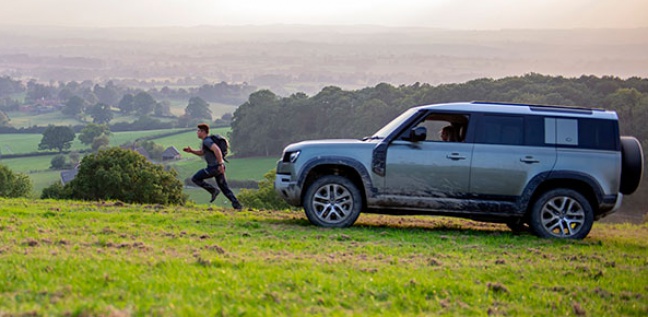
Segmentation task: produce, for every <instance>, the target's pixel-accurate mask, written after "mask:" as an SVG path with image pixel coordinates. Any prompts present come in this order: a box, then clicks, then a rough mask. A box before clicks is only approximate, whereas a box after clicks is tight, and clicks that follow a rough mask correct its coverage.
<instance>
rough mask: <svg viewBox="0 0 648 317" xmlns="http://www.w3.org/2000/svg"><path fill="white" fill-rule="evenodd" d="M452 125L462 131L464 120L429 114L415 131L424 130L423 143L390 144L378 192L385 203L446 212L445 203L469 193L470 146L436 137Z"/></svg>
mask: <svg viewBox="0 0 648 317" xmlns="http://www.w3.org/2000/svg"><path fill="white" fill-rule="evenodd" d="M453 124H454V125H455V126H456V127H457V128H458V129H463V130H464V131H465V129H466V127H467V116H465V115H453V116H450V115H447V114H443V115H435V114H432V115H430V116H428V117H427V119H425V120H424V121H423V122H421V123H419V124H418V125H416V126H415V127H414V128H417V127H424V128H425V129H426V130H427V137H426V139H425V140H421V141H412V140H407V138H398V139H396V140H394V141H392V142H391V143H390V145H389V148H388V150H387V157H386V172H385V183H384V187H383V189H382V191H381V192H382V194H383V195H384V197H386V198H387V200H388V201H389V199H392V200H393V199H397V200H398V204H399V205H401V206H403V207H410V208H424V209H448V206H447V202H449V201H451V200H456V199H457V198H458V197H462V196H464V195H465V194H466V193H467V192H468V190H469V186H470V166H471V160H472V147H473V145H472V144H470V143H464V142H461V141H459V140H457V141H455V142H444V141H442V140H440V137H439V135H438V134H437V131H440V130H441V129H439V126H443V125H453ZM458 134H460V132H459V133H458ZM450 209H452V208H450Z"/></svg>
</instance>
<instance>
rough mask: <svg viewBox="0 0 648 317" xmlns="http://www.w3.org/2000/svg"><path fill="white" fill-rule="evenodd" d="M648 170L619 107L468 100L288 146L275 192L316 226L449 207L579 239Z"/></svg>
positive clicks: (450, 211) (447, 211)
mask: <svg viewBox="0 0 648 317" xmlns="http://www.w3.org/2000/svg"><path fill="white" fill-rule="evenodd" d="M441 130H444V132H443V133H439V134H437V133H436V132H437V131H441ZM441 137H443V138H444V139H448V138H449V139H448V141H444V140H443V139H441ZM642 173H643V150H642V149H641V145H640V143H639V142H638V141H637V140H636V139H634V138H632V137H621V136H620V135H619V124H618V117H617V115H616V113H614V112H613V111H606V110H601V109H592V108H576V107H561V106H542V105H524V104H506V103H491V102H463V103H447V104H437V105H427V106H418V107H413V108H410V109H409V110H407V111H405V112H404V113H403V114H401V115H400V116H399V117H397V118H395V119H394V120H392V121H391V122H390V123H388V124H387V125H386V126H385V127H383V128H382V129H380V130H379V131H378V132H376V133H375V134H374V135H373V136H371V137H368V138H365V139H363V140H317V141H304V142H299V143H294V144H290V145H288V146H287V147H286V148H285V149H284V152H283V155H282V158H281V160H280V161H279V162H278V163H277V175H276V179H275V189H276V191H277V192H278V194H279V195H280V196H281V197H282V198H283V199H285V200H286V201H287V202H288V203H290V204H292V205H294V206H303V207H304V209H305V211H306V215H307V216H308V219H309V220H310V221H311V222H312V223H314V224H317V225H320V226H327V227H345V226H350V225H352V224H353V223H354V222H355V220H356V219H357V217H358V215H359V213H360V212H373V213H388V214H423V215H447V216H458V217H464V218H469V219H475V220H479V221H488V222H500V223H506V224H508V225H509V227H511V228H512V229H514V230H521V229H522V228H524V227H525V226H529V227H530V228H531V229H532V231H533V232H534V233H536V234H537V235H539V236H542V237H559V238H577V239H580V238H584V237H585V236H586V235H587V234H588V233H589V231H590V229H591V227H592V222H593V221H594V220H597V219H600V218H602V217H604V216H606V215H609V214H610V213H612V212H614V211H616V210H617V209H618V208H619V206H620V205H621V202H622V199H623V195H624V194H626V195H627V194H631V193H632V192H634V191H635V190H636V188H637V186H638V185H639V182H640V180H641V175H642Z"/></svg>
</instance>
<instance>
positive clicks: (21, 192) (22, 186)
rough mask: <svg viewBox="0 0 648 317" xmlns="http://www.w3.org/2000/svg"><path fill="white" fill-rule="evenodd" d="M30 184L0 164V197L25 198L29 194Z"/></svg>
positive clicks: (20, 175) (28, 180)
mask: <svg viewBox="0 0 648 317" xmlns="http://www.w3.org/2000/svg"><path fill="white" fill-rule="evenodd" d="M31 190H32V183H31V180H30V179H29V177H28V176H27V175H25V174H22V173H14V172H13V171H11V170H10V169H9V168H8V167H6V166H4V165H2V164H0V197H27V196H29V195H30V194H31Z"/></svg>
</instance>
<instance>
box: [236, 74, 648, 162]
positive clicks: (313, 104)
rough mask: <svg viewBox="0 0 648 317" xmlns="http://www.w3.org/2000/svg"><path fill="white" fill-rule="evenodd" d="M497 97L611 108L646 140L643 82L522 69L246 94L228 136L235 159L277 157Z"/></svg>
mask: <svg viewBox="0 0 648 317" xmlns="http://www.w3.org/2000/svg"><path fill="white" fill-rule="evenodd" d="M458 101H498V102H513V103H528V104H547V105H564V106H579V107H593V108H603V109H609V110H614V111H616V112H617V113H618V115H619V120H620V127H621V133H622V134H624V135H633V136H635V137H637V138H638V139H639V140H641V141H642V142H643V143H644V144H645V142H646V141H647V140H648V125H646V124H645V122H646V119H648V79H645V78H638V77H632V78H628V79H621V78H618V77H612V76H604V77H597V76H581V77H578V78H565V77H562V76H546V75H540V74H535V73H531V74H527V75H524V76H513V77H506V78H502V79H490V78H482V79H476V80H472V81H468V82H466V83H459V84H442V85H437V86H433V85H429V84H421V83H415V84H413V85H401V86H392V85H390V84H385V83H382V84H378V85H376V86H375V87H367V88H364V89H359V90H354V91H347V90H343V89H341V88H339V87H334V86H330V87H325V88H324V89H322V90H321V91H320V92H319V93H318V94H316V95H314V96H312V97H309V96H307V95H305V94H303V93H297V94H293V95H290V96H288V97H280V96H278V95H276V94H274V93H273V92H272V91H269V90H261V91H257V92H255V93H253V94H251V95H250V96H249V98H248V100H247V101H246V102H245V103H244V104H242V105H241V106H239V107H238V109H237V110H236V111H235V112H234V118H233V122H232V132H231V136H230V141H231V144H232V147H233V149H234V151H235V152H236V155H237V156H243V157H244V156H278V155H280V154H281V151H282V149H283V148H284V147H285V146H286V145H287V144H289V143H293V142H297V141H302V140H308V139H322V138H362V137H364V136H368V135H371V134H373V133H374V132H375V131H377V130H378V129H379V128H381V127H382V126H383V125H385V124H386V123H387V122H389V121H390V120H391V119H393V118H395V117H396V116H397V115H398V114H400V113H401V112H403V111H404V110H405V109H408V108H410V107H413V106H417V105H425V104H434V103H444V102H458Z"/></svg>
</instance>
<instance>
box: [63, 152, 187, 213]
mask: <svg viewBox="0 0 648 317" xmlns="http://www.w3.org/2000/svg"><path fill="white" fill-rule="evenodd" d="M176 176H177V172H176V171H175V170H169V171H165V170H164V167H162V166H161V165H156V164H153V163H151V162H149V161H147V160H146V159H145V158H144V157H143V156H142V155H140V154H138V153H136V152H134V151H131V150H126V149H121V148H117V147H113V148H109V149H107V150H102V151H99V153H95V154H90V155H87V156H85V157H84V158H83V159H82V160H81V164H80V165H79V173H78V174H77V176H76V177H75V178H74V180H72V181H71V182H69V183H68V184H66V185H65V188H64V190H62V191H60V192H62V193H63V194H64V195H66V196H67V195H68V190H69V198H71V199H82V200H121V201H124V202H129V203H150V204H178V205H183V204H184V203H185V202H186V201H187V196H186V195H185V194H183V192H182V183H181V182H180V181H179V180H178V179H177V177H176ZM52 190H53V191H54V192H56V191H55V189H52Z"/></svg>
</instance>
